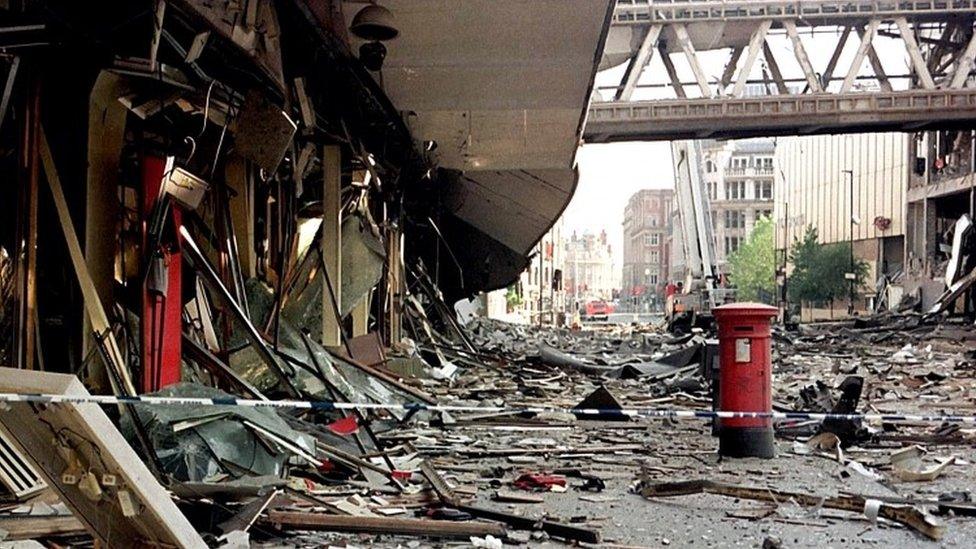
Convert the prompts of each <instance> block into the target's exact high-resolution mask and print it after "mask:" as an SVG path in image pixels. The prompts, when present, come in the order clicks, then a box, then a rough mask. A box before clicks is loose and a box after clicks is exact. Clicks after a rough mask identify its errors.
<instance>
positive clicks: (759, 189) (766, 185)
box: [756, 181, 773, 200]
mask: <svg viewBox="0 0 976 549" xmlns="http://www.w3.org/2000/svg"><path fill="white" fill-rule="evenodd" d="M756 197H757V198H759V199H760V200H772V199H773V182H772V181H756Z"/></svg>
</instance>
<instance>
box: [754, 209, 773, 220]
mask: <svg viewBox="0 0 976 549" xmlns="http://www.w3.org/2000/svg"><path fill="white" fill-rule="evenodd" d="M760 217H768V218H769V219H772V218H773V210H758V211H757V212H756V218H757V219H758V218H760Z"/></svg>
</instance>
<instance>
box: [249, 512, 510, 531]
mask: <svg viewBox="0 0 976 549" xmlns="http://www.w3.org/2000/svg"><path fill="white" fill-rule="evenodd" d="M262 522H263V523H265V524H270V525H273V526H276V527H278V528H281V529H284V530H326V531H330V532H355V533H365V534H393V535H406V536H423V537H430V538H469V537H471V536H478V537H484V536H496V537H498V536H504V535H505V527H504V526H502V525H500V524H492V523H486V522H452V521H446V520H424V519H413V518H388V517H356V516H348V515H326V514H324V513H302V512H295V511H271V512H269V513H268V518H267V519H264V520H262Z"/></svg>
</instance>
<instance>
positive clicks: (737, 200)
mask: <svg viewBox="0 0 976 549" xmlns="http://www.w3.org/2000/svg"><path fill="white" fill-rule="evenodd" d="M701 145H702V147H701V151H702V155H701V158H700V159H699V160H700V162H701V172H700V173H701V176H702V182H703V183H704V185H705V187H706V189H707V192H708V201H709V208H710V212H709V216H710V217H711V220H712V234H713V237H714V239H715V241H714V251H715V258H716V262H717V264H718V271H719V274H725V273H727V272H728V258H729V256H730V255H731V254H732V253H733V252H735V251H736V250H737V249H739V246H741V245H742V243H743V242H745V241H746V239H747V238H748V237H749V234H750V233H751V232H752V229H753V227H754V226H755V223H756V220H757V219H759V218H760V217H762V216H766V217H772V216H773V197H774V194H775V192H774V191H775V181H774V175H775V174H774V172H775V169H774V157H775V154H776V142H775V141H773V140H772V139H744V140H738V141H716V140H707V141H702V142H701ZM676 206H677V205H676ZM676 206H675V207H676ZM677 215H678V212H677V210H675V211H673V212H672V214H671V216H672V218H673V221H675V222H674V223H672V224H671V225H672V227H673V229H672V232H671V233H670V240H671V277H672V279H674V280H684V279H685V277H686V276H687V271H686V269H685V264H684V261H685V259H684V248H683V246H684V242H683V238H684V237H683V235H682V234H681V230H680V227H681V224H680V223H677Z"/></svg>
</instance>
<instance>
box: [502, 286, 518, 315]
mask: <svg viewBox="0 0 976 549" xmlns="http://www.w3.org/2000/svg"><path fill="white" fill-rule="evenodd" d="M521 304H522V294H521V293H520V292H519V289H518V282H516V283H515V284H512V285H511V286H509V287H508V291H506V292H505V305H506V306H507V307H508V312H512V311H513V310H515V308H516V307H518V306H519V305H521Z"/></svg>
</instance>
